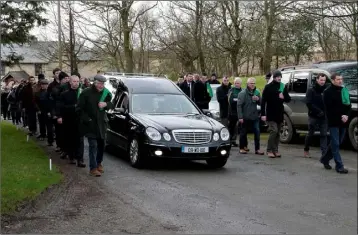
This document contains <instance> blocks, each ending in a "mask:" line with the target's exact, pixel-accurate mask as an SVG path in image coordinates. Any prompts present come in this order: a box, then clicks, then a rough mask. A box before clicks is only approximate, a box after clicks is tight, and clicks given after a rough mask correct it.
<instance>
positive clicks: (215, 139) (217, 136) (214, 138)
mask: <svg viewBox="0 0 358 235" xmlns="http://www.w3.org/2000/svg"><path fill="white" fill-rule="evenodd" d="M219 138H220V136H219V134H218V133H214V135H213V140H214V141H218V140H219Z"/></svg>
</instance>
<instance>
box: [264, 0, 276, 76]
mask: <svg viewBox="0 0 358 235" xmlns="http://www.w3.org/2000/svg"><path fill="white" fill-rule="evenodd" d="M274 10H275V1H274V0H265V12H264V15H265V21H266V36H265V47H264V55H263V57H264V58H263V70H264V73H267V72H269V71H270V70H271V61H272V48H271V47H272V35H273V27H274V17H275V16H274V14H275V11H274Z"/></svg>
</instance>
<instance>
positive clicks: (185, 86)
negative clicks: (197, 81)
mask: <svg viewBox="0 0 358 235" xmlns="http://www.w3.org/2000/svg"><path fill="white" fill-rule="evenodd" d="M179 87H180V89H181V90H182V91H183V92H184V93H185V95H187V96H188V97H189V98H190V85H189V83H188V82H186V81H185V82H183V83H182V84H180V86H179ZM191 89H192V90H191V98H192V100H194V82H191Z"/></svg>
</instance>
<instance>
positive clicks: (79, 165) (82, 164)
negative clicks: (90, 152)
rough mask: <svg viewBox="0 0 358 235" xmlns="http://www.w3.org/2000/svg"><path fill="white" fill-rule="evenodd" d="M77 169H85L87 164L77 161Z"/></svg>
mask: <svg viewBox="0 0 358 235" xmlns="http://www.w3.org/2000/svg"><path fill="white" fill-rule="evenodd" d="M77 167H81V168H85V167H86V164H84V163H83V161H77Z"/></svg>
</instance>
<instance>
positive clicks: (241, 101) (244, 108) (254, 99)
mask: <svg viewBox="0 0 358 235" xmlns="http://www.w3.org/2000/svg"><path fill="white" fill-rule="evenodd" d="M255 84H256V79H255V78H249V79H247V87H246V89H245V90H243V91H242V92H240V93H239V95H238V98H237V116H238V119H239V124H241V129H240V153H242V154H246V153H247V152H248V151H249V149H248V148H247V145H248V141H247V129H248V127H249V126H251V127H252V129H253V132H254V135H255V154H258V155H263V154H264V152H262V151H261V150H260V115H259V111H258V110H257V105H258V104H259V103H260V100H261V98H260V97H261V95H260V91H259V90H257V89H256V85H255Z"/></svg>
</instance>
